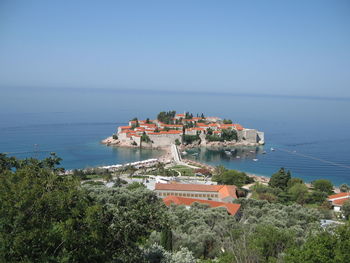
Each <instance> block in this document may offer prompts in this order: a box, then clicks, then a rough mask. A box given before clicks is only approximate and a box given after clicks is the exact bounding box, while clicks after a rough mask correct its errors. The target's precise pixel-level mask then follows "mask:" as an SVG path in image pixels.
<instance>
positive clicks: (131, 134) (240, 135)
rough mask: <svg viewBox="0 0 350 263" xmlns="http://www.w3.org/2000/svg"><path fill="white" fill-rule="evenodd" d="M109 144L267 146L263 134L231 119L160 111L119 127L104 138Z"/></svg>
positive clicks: (183, 146) (157, 146)
mask: <svg viewBox="0 0 350 263" xmlns="http://www.w3.org/2000/svg"><path fill="white" fill-rule="evenodd" d="M102 143H104V144H107V145H115V146H124V147H145V148H168V147H170V146H171V145H177V146H181V147H182V148H186V147H201V146H231V145H232V146H234V145H247V146H257V145H262V144H264V143H265V141H264V132H261V131H258V130H256V129H248V128H244V127H243V126H242V125H240V124H238V123H233V121H232V120H230V119H221V118H219V117H206V116H204V114H203V113H202V114H197V115H196V117H194V116H193V114H192V113H189V112H184V113H179V114H177V113H176V111H167V112H165V111H163V112H160V113H159V114H158V116H157V118H156V119H154V120H150V119H149V118H147V119H146V120H139V119H138V118H134V119H132V120H130V121H129V125H128V126H120V127H118V129H117V131H116V133H115V134H113V135H112V136H110V137H108V138H106V139H104V140H103V141H102Z"/></svg>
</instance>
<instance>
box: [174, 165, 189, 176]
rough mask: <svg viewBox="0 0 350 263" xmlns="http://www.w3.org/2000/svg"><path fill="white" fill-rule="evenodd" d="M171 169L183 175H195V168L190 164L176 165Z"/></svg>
mask: <svg viewBox="0 0 350 263" xmlns="http://www.w3.org/2000/svg"><path fill="white" fill-rule="evenodd" d="M171 169H172V170H175V171H178V172H180V173H181V175H182V176H195V173H194V169H192V168H190V167H188V166H184V165H175V166H172V167H171Z"/></svg>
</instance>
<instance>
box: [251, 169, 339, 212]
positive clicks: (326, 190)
mask: <svg viewBox="0 0 350 263" xmlns="http://www.w3.org/2000/svg"><path fill="white" fill-rule="evenodd" d="M312 186H313V188H312V189H309V188H308V187H307V185H305V183H304V182H303V180H302V179H300V178H293V177H292V175H291V173H290V171H286V170H285V169H284V168H281V169H280V170H279V171H278V172H276V173H275V174H273V175H272V176H271V179H270V182H269V185H268V186H265V185H262V184H256V185H255V186H254V187H253V188H252V189H253V197H254V198H256V199H260V200H267V201H269V202H278V203H283V204H292V203H298V204H301V205H312V206H314V207H318V208H319V209H321V210H322V211H324V212H325V215H324V216H325V217H329V216H330V215H327V213H328V211H329V203H328V202H327V201H326V200H327V196H328V195H329V194H332V193H333V190H332V189H333V184H332V183H331V182H330V181H328V180H324V179H320V180H315V181H314V182H313V183H312ZM328 214H329V213H328Z"/></svg>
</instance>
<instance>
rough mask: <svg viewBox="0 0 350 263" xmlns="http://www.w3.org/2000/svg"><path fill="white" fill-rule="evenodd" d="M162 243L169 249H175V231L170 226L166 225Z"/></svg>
mask: <svg viewBox="0 0 350 263" xmlns="http://www.w3.org/2000/svg"><path fill="white" fill-rule="evenodd" d="M160 244H161V246H162V247H164V248H165V249H166V250H167V251H172V250H173V232H172V231H171V228H170V227H169V226H166V227H165V229H163V231H162V232H161V236H160Z"/></svg>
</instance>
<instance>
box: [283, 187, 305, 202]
mask: <svg viewBox="0 0 350 263" xmlns="http://www.w3.org/2000/svg"><path fill="white" fill-rule="evenodd" d="M288 193H289V194H290V196H291V198H292V200H293V201H295V202H297V203H298V204H301V205H303V204H305V202H306V200H307V197H308V188H307V186H306V185H305V184H294V185H293V186H292V187H291V188H289V190H288Z"/></svg>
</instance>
